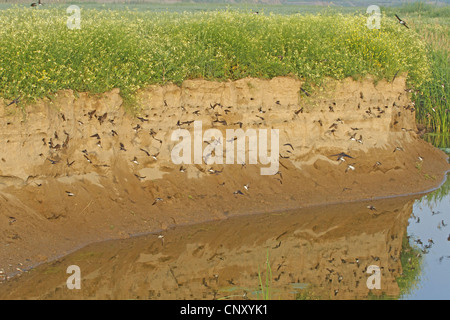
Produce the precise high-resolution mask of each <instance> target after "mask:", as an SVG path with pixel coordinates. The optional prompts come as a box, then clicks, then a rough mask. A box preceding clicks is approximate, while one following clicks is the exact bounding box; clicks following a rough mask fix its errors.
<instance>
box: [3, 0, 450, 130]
mask: <svg viewBox="0 0 450 320" xmlns="http://www.w3.org/2000/svg"><path fill="white" fill-rule="evenodd" d="M202 6H203V7H204V8H205V9H204V10H201V8H203V7H202ZM80 7H81V25H80V26H81V28H80V29H74V30H69V29H68V28H67V25H66V23H67V20H68V18H69V16H70V14H68V13H67V12H66V8H67V5H61V4H59V5H48V6H43V7H41V8H39V9H34V8H30V7H29V6H28V5H22V6H11V5H2V6H1V7H0V8H1V9H2V10H0V96H2V97H3V98H5V99H6V100H8V101H11V100H13V99H16V98H18V97H20V103H25V102H28V101H33V100H35V99H38V98H42V97H45V96H51V95H52V94H53V93H55V92H57V91H58V90H61V89H67V88H70V89H73V90H75V91H88V92H92V93H100V92H105V91H108V90H111V89H112V88H115V87H118V88H120V89H121V93H122V95H123V97H124V98H125V100H126V101H127V102H128V104H129V105H130V106H131V107H133V94H134V92H135V91H136V90H137V89H139V88H142V87H145V86H147V85H149V84H164V83H168V82H173V83H176V84H181V82H182V81H183V80H185V79H193V78H203V79H207V80H218V81H222V80H227V79H240V78H244V77H248V76H250V77H259V78H272V77H275V76H286V75H289V76H294V77H298V78H300V79H304V80H305V81H307V83H308V84H310V85H320V84H321V83H322V81H323V80H324V79H325V78H327V77H331V78H335V79H342V78H345V77H348V76H352V77H354V78H361V77H364V76H367V75H371V76H374V77H375V78H376V79H388V80H392V78H393V77H394V75H395V74H402V73H407V74H408V84H409V86H410V88H412V89H413V92H414V97H413V98H414V99H415V103H416V108H417V110H418V119H419V121H420V122H423V123H424V124H426V125H427V126H429V127H430V128H433V129H434V130H436V131H437V132H447V133H448V132H449V116H450V114H449V112H448V102H447V101H448V97H449V91H448V90H449V89H448V83H449V71H448V57H449V51H448V48H449V46H448V32H449V24H448V22H446V23H443V21H446V19H447V20H448V17H450V14H449V11H448V10H447V9H448V7H444V8H443V9H440V10H437V11H435V10H434V9H431V7H430V8H428V7H421V10H422V12H421V13H417V8H416V10H415V11H414V10H411V12H410V11H408V10H409V9H408V8H407V6H405V7H401V8H398V11H396V12H399V14H403V15H404V19H405V20H406V21H407V22H408V24H409V25H410V27H411V29H406V28H404V27H403V26H401V25H400V24H399V23H398V22H397V20H396V19H395V17H393V11H392V10H393V9H392V8H382V14H383V15H382V18H381V28H380V29H369V28H368V27H367V26H366V21H367V17H368V15H367V14H365V9H364V8H357V9H352V10H349V9H347V8H346V9H341V10H338V9H329V8H325V9H323V8H321V9H320V10H318V9H317V8H312V7H304V8H303V7H302V8H299V7H298V6H265V7H264V6H261V5H260V6H258V7H254V6H253V7H252V6H250V5H245V4H242V5H238V6H224V5H222V7H220V6H219V5H218V4H201V5H198V4H195V5H192V4H184V8H185V10H184V11H180V8H183V5H182V6H181V7H180V6H174V5H172V7H170V6H169V5H153V7H152V6H151V5H148V4H146V5H135V6H134V7H132V8H128V7H126V6H124V5H120V6H118V7H115V6H113V5H112V6H111V5H104V4H103V5H101V4H86V5H85V4H80ZM168 7H170V8H172V9H173V8H178V10H175V9H173V10H172V9H169V10H167V8H168ZM111 8H115V9H114V10H112V9H111ZM164 8H166V9H164ZM407 9H408V10H407ZM401 10H405V11H403V12H402V11H401ZM255 11H259V12H260V14H254V12H255Z"/></svg>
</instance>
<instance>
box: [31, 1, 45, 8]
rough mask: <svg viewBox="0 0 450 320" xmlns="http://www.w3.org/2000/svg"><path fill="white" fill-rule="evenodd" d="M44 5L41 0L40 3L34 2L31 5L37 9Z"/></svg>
mask: <svg viewBox="0 0 450 320" xmlns="http://www.w3.org/2000/svg"><path fill="white" fill-rule="evenodd" d="M42 5H43V3H41V0H38V2H33V3H32V4H31V6H32V7H37V6H42Z"/></svg>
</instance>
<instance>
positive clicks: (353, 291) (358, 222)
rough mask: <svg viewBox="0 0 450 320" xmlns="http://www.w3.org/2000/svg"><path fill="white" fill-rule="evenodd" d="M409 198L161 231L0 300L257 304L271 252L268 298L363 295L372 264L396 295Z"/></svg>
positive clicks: (85, 255) (28, 279) (72, 260)
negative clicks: (72, 279) (76, 274)
mask: <svg viewBox="0 0 450 320" xmlns="http://www.w3.org/2000/svg"><path fill="white" fill-rule="evenodd" d="M413 201H414V199H412V198H402V199H390V200H382V201H377V202H371V203H370V204H372V205H375V207H376V211H371V210H369V209H367V207H366V206H367V205H368V203H363V202H361V203H351V204H347V205H335V206H328V207H314V208H310V209H303V210H297V211H290V212H284V213H282V212H280V213H273V214H265V215H256V216H255V215H253V216H241V217H235V218H230V219H227V220H223V221H216V222H209V223H205V224H200V225H192V226H185V227H178V228H175V229H170V230H167V231H166V232H164V233H163V236H164V244H162V241H161V239H159V238H158V235H157V234H156V235H148V236H143V237H138V238H131V239H126V240H121V241H119V242H118V241H108V242H103V243H97V244H92V245H89V246H87V247H85V248H83V249H82V250H80V251H78V252H75V253H73V254H70V255H69V256H67V257H65V258H62V259H59V260H58V261H56V262H53V263H50V264H48V265H42V266H40V267H37V268H36V269H35V270H33V271H32V272H30V273H28V274H23V275H22V276H21V277H19V278H16V279H12V280H11V281H9V282H7V283H4V284H3V285H1V286H0V298H2V299H4V298H13V299H14V298H19V299H22V298H43V299H71V298H83V299H85V298H94V299H130V298H131V299H185V298H187V299H190V298H192V299H214V298H216V299H219V298H224V297H227V296H233V298H234V299H236V298H239V297H240V296H241V295H243V294H244V293H247V296H248V297H249V298H251V299H255V298H257V295H256V293H255V291H256V290H258V288H259V280H258V271H260V272H261V273H262V276H263V279H265V272H266V271H267V268H266V266H265V261H266V255H267V254H268V256H269V261H270V266H271V270H272V278H271V284H270V287H271V289H272V298H273V299H278V298H281V299H295V298H296V294H295V292H297V293H301V294H302V296H303V297H312V298H321V299H364V298H367V296H368V294H369V290H368V289H367V287H366V280H367V278H368V277H369V274H367V273H366V272H365V270H366V268H367V266H369V265H377V266H379V267H380V268H381V290H372V292H373V293H374V294H380V293H381V292H384V293H386V294H388V295H393V296H396V295H397V294H398V293H399V290H398V286H397V284H396V281H395V277H396V276H398V275H399V274H400V273H401V264H400V259H399V257H400V251H401V244H402V238H403V236H404V233H405V232H406V226H407V220H408V217H409V216H410V214H411V212H412V204H413ZM72 264H75V265H78V266H79V267H80V268H81V273H82V289H81V290H79V291H76V290H68V289H67V288H66V285H65V281H66V279H67V277H68V275H67V274H66V273H65V271H66V268H67V267H68V266H69V265H72ZM303 284H307V287H306V289H296V287H297V288H303V286H304V285H303ZM260 297H261V296H260Z"/></svg>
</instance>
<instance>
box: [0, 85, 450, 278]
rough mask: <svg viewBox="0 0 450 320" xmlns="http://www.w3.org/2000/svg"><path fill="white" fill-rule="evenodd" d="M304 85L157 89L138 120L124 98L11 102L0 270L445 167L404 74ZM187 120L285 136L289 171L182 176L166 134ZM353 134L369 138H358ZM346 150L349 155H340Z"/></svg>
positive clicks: (0, 163) (380, 186) (0, 173)
mask: <svg viewBox="0 0 450 320" xmlns="http://www.w3.org/2000/svg"><path fill="white" fill-rule="evenodd" d="M301 86H302V82H301V81H299V80H295V79H291V78H284V77H283V78H275V79H272V80H259V79H243V80H239V81H235V82H231V81H230V82H223V83H218V82H206V81H203V80H191V81H186V82H185V83H183V85H182V86H181V87H177V86H175V85H167V86H164V87H156V86H155V87H149V88H146V89H144V90H141V92H140V93H139V95H138V104H139V107H140V108H141V111H140V112H139V117H140V118H141V119H139V118H137V117H136V116H132V115H130V114H129V113H127V112H126V111H125V109H124V107H123V101H122V99H121V97H120V94H119V91H118V90H113V91H111V92H108V93H105V94H102V95H99V96H91V95H88V94H85V93H74V92H72V91H69V90H68V91H64V92H60V93H58V95H57V96H56V97H55V98H54V99H53V100H42V101H39V102H38V103H36V104H35V105H32V106H26V107H25V109H24V111H23V112H22V111H21V110H18V109H14V106H13V107H11V106H10V107H2V108H1V109H0V124H1V126H0V128H1V129H0V136H1V138H2V143H1V144H0V152H1V157H0V207H1V212H0V230H2V232H1V233H0V242H1V244H2V245H1V247H0V270H3V271H4V272H5V273H6V274H14V273H17V272H20V271H18V270H17V268H19V269H21V270H25V269H27V268H28V267H30V266H33V265H36V264H39V263H42V262H45V261H48V260H51V259H53V258H54V257H57V256H61V255H63V254H64V253H66V252H69V251H72V250H74V249H75V248H78V247H81V246H83V245H86V244H88V243H91V242H95V241H101V240H106V239H118V238H128V237H130V235H134V234H139V233H147V232H154V231H159V230H164V229H167V228H168V227H170V226H175V225H182V224H186V223H195V222H203V221H209V220H219V219H226V218H227V217H231V216H236V215H240V214H248V213H264V212H271V211H281V210H286V209H291V208H299V207H306V206H312V205H317V204H321V203H336V202H344V201H355V200H358V199H371V198H375V197H385V196H395V195H401V194H406V193H415V192H421V191H425V190H428V189H430V188H433V187H435V186H437V185H438V184H439V183H440V182H441V181H442V179H443V176H444V172H445V171H446V170H449V169H450V166H449V164H448V161H447V156H446V155H445V154H444V153H443V152H441V151H440V150H438V149H436V148H434V147H433V146H431V145H430V144H428V143H426V142H424V141H423V140H421V139H420V138H419V136H418V135H417V134H416V130H417V128H416V126H415V122H414V119H415V117H414V109H413V108H412V104H411V102H410V100H409V97H408V92H407V90H406V89H407V88H406V86H405V79H404V78H397V79H396V80H395V82H394V83H388V82H384V81H381V82H379V83H378V84H377V85H375V84H373V82H372V81H370V80H364V81H353V80H350V79H347V80H345V81H341V82H330V83H329V84H328V86H327V87H325V88H324V89H323V90H317V91H316V92H315V93H314V94H311V95H310V96H306V95H305V94H304V93H303V92H302V91H301V90H300V87H301ZM1 104H3V103H1V101H0V105H1ZM215 104H217V105H216V107H215V108H214V109H213V108H212V107H211V106H214V105H215ZM192 120H198V121H202V123H203V128H204V130H206V129H208V128H216V129H219V130H221V131H223V132H225V130H226V129H230V128H232V129H237V128H239V127H240V125H241V126H242V129H243V130H246V129H251V128H253V129H271V128H272V129H278V130H279V133H280V135H279V139H280V154H281V157H280V159H279V160H280V167H279V171H280V172H281V174H277V175H273V176H262V175H261V174H260V168H261V167H265V166H264V165H260V164H256V165H250V164H247V165H245V166H242V165H241V164H233V165H231V164H229V165H216V164H215V165H206V164H192V165H183V167H184V168H186V170H184V172H181V171H180V170H179V169H180V165H175V164H173V162H172V161H171V157H170V154H171V150H172V149H173V147H174V145H175V144H176V142H174V141H171V134H172V132H173V131H174V130H176V129H177V128H183V129H187V130H189V131H192V127H191V125H189V124H188V123H189V122H190V121H192ZM216 120H217V121H216ZM223 121H225V122H223ZM239 122H240V123H242V124H238V123H239ZM183 123H184V124H183ZM225 123H226V125H225ZM355 133H356V135H355V138H356V139H355V140H359V138H361V141H360V142H362V143H360V142H358V141H355V140H351V139H350V138H351V136H352V135H353V134H355ZM95 134H98V135H99V137H100V139H98V137H96V136H94V135H95ZM224 136H225V134H224ZM99 143H100V144H99ZM287 143H289V144H290V145H291V146H292V147H291V146H288V145H285V144H287ZM121 146H123V147H121ZM204 146H205V147H206V144H204ZM397 147H400V148H401V149H396V148H397ZM394 150H395V151H394ZM147 152H148V153H149V154H150V155H154V154H158V155H157V159H154V158H153V157H151V156H149V155H147ZM340 152H345V153H346V154H348V155H351V156H352V157H353V159H350V158H346V161H345V162H340V161H337V157H332V156H331V155H333V154H337V153H340ZM135 157H136V160H137V163H134V162H133V161H132V160H133V159H134V158H135ZM419 157H421V158H422V160H420V159H419ZM50 160H52V161H50ZM349 160H350V161H349ZM53 161H54V163H52V162H53ZM377 162H379V163H377ZM350 163H351V164H353V167H354V168H355V170H352V169H348V164H350ZM210 168H212V169H213V170H217V171H218V172H216V173H211V172H210V171H209V169H210ZM219 172H220V173H219ZM244 185H248V186H249V188H248V190H246V189H245V188H244ZM237 190H241V191H242V193H243V194H235V193H234V192H235V191H237ZM66 191H67V192H70V194H69V193H67V192H66ZM156 198H161V199H162V201H158V202H156V203H155V204H154V205H153V203H154V202H155V199H156Z"/></svg>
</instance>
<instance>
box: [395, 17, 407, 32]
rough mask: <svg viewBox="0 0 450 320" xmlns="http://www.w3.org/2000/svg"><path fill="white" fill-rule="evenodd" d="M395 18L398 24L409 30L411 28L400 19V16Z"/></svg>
mask: <svg viewBox="0 0 450 320" xmlns="http://www.w3.org/2000/svg"><path fill="white" fill-rule="evenodd" d="M395 17H396V18H397V20H398V22H399V23H400V24H401V25H403V26H405V27H406V28H407V29H409V27H408V26H407V25H406V22H405V21H403V20H402V19H400V18H399V16H398V15H397V14H396V15H395Z"/></svg>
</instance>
